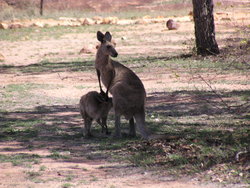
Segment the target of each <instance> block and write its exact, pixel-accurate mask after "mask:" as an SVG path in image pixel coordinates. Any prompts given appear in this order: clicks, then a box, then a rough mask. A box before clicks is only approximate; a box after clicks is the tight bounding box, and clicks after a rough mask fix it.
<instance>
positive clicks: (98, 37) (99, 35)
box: [96, 31, 104, 42]
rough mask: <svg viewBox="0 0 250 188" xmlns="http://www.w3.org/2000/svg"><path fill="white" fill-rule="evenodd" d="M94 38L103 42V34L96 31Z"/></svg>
mask: <svg viewBox="0 0 250 188" xmlns="http://www.w3.org/2000/svg"><path fill="white" fill-rule="evenodd" d="M96 36H97V40H99V41H100V42H103V41H104V34H103V33H102V32H101V31H97V33H96Z"/></svg>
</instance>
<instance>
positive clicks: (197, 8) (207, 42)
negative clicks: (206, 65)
mask: <svg viewBox="0 0 250 188" xmlns="http://www.w3.org/2000/svg"><path fill="white" fill-rule="evenodd" d="M192 2H193V16H194V25H195V42H196V49H197V54H198V55H202V56H206V55H216V54H219V53H220V51H219V48H218V44H217V42H216V40H215V26H214V16H213V7H214V4H213V0H192Z"/></svg>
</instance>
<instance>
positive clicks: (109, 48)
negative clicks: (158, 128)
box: [95, 31, 149, 139]
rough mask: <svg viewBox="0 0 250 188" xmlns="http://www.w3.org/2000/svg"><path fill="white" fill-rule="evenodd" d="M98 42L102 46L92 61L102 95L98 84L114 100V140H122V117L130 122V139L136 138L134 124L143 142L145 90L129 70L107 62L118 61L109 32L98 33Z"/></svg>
mask: <svg viewBox="0 0 250 188" xmlns="http://www.w3.org/2000/svg"><path fill="white" fill-rule="evenodd" d="M97 39H98V40H99V41H100V42H101V45H100V46H99V48H98V50H97V53H96V60H95V68H96V71H97V76H98V81H99V86H100V90H101V92H103V90H102V87H101V81H102V83H103V84H104V86H105V87H106V88H107V91H106V93H108V92H110V93H111V94H112V96H113V108H114V111H115V136H116V137H121V128H120V117H121V116H122V115H123V116H125V118H126V119H128V120H129V124H130V129H129V135H130V136H135V135H136V131H135V124H134V119H135V121H136V126H137V128H138V129H139V131H140V133H141V136H142V137H143V138H144V139H147V138H148V136H149V135H148V132H147V130H146V127H145V99H146V92H145V88H144V86H143V84H142V82H141V80H140V79H139V77H138V76H137V75H136V74H135V73H134V72H133V71H132V70H130V69H129V68H128V67H126V66H124V65H122V64H120V63H119V62H117V61H114V60H112V59H111V58H110V56H111V57H117V56H118V53H117V52H116V50H115V45H114V44H113V43H112V41H111V39H112V36H111V34H110V33H109V32H106V33H105V34H103V33H102V32H100V31H98V32H97ZM100 80H101V81H100Z"/></svg>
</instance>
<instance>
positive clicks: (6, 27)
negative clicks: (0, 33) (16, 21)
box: [0, 23, 9, 29]
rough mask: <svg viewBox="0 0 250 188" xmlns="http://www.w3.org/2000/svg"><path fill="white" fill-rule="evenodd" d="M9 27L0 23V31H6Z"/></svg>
mask: <svg viewBox="0 0 250 188" xmlns="http://www.w3.org/2000/svg"><path fill="white" fill-rule="evenodd" d="M8 28H9V25H8V24H6V23H0V29H8Z"/></svg>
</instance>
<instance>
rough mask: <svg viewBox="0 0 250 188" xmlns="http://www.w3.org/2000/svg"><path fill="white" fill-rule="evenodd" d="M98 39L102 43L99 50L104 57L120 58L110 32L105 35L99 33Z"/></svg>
mask: <svg viewBox="0 0 250 188" xmlns="http://www.w3.org/2000/svg"><path fill="white" fill-rule="evenodd" d="M97 39H98V40H99V41H100V42H101V45H100V46H99V48H98V50H101V52H102V53H103V54H104V55H110V56H111V57H117V56H118V53H117V51H116V50H115V43H114V42H113V41H112V36H111V34H110V33H109V32H108V31H107V32H106V33H105V34H103V33H102V32H100V31H97Z"/></svg>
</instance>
